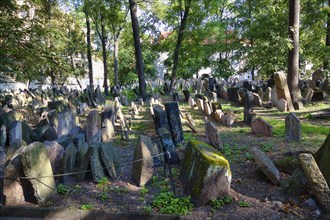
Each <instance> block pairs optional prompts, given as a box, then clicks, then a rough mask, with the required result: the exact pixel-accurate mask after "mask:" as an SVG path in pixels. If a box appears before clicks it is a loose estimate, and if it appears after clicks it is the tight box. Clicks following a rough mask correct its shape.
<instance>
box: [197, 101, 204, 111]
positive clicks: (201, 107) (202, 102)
mask: <svg viewBox="0 0 330 220" xmlns="http://www.w3.org/2000/svg"><path fill="white" fill-rule="evenodd" d="M196 104H197V107H198V110H200V111H204V101H203V99H199V98H198V99H197V101H196Z"/></svg>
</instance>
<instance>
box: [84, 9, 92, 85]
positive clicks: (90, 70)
mask: <svg viewBox="0 0 330 220" xmlns="http://www.w3.org/2000/svg"><path fill="white" fill-rule="evenodd" d="M84 12H85V17H86V28H87V60H88V76H89V85H90V87H91V88H92V90H93V89H94V82H93V63H92V48H91V27H90V23H89V15H88V11H87V9H85V11H84Z"/></svg>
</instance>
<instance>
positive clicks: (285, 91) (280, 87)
mask: <svg viewBox="0 0 330 220" xmlns="http://www.w3.org/2000/svg"><path fill="white" fill-rule="evenodd" d="M274 79H275V85H276V93H277V97H278V99H279V100H280V99H284V100H285V101H287V103H288V111H293V110H294V108H293V104H292V99H291V95H290V91H289V87H288V83H287V79H286V76H285V74H284V73H283V72H277V73H275V74H274Z"/></svg>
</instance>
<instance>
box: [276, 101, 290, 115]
mask: <svg viewBox="0 0 330 220" xmlns="http://www.w3.org/2000/svg"><path fill="white" fill-rule="evenodd" d="M277 108H278V110H280V111H281V112H286V111H287V110H288V102H287V101H285V100H284V99H280V100H279V101H278V102H277Z"/></svg>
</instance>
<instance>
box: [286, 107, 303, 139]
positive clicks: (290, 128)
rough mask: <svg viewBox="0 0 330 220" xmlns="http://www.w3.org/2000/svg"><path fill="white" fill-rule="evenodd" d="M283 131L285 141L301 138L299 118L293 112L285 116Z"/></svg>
mask: <svg viewBox="0 0 330 220" xmlns="http://www.w3.org/2000/svg"><path fill="white" fill-rule="evenodd" d="M285 131H286V137H285V138H286V140H287V141H300V140H301V124H300V120H299V118H297V116H296V115H295V114H294V113H292V112H291V113H290V114H289V115H288V116H287V117H286V118H285Z"/></svg>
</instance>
